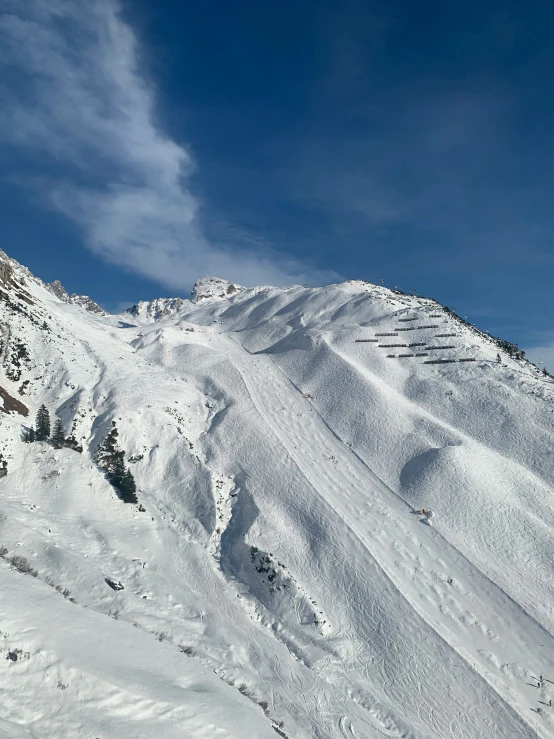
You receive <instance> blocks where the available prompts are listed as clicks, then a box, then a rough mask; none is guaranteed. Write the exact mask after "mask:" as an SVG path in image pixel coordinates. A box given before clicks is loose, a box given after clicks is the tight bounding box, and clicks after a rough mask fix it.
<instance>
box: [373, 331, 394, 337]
mask: <svg viewBox="0 0 554 739" xmlns="http://www.w3.org/2000/svg"><path fill="white" fill-rule="evenodd" d="M375 336H396V332H394V333H392V334H375Z"/></svg>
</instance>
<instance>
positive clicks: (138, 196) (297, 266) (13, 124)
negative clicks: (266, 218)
mask: <svg viewBox="0 0 554 739" xmlns="http://www.w3.org/2000/svg"><path fill="white" fill-rule="evenodd" d="M4 7H5V8H6V11H5V12H4V14H3V15H2V17H1V19H0V31H1V33H2V36H3V38H4V45H3V51H1V52H0V60H1V62H2V65H3V67H4V75H3V77H4V80H5V81H6V80H7V81H9V83H5V84H4V89H3V95H2V97H3V98H4V104H3V111H2V112H0V134H1V135H2V137H3V138H4V140H9V141H10V142H12V143H14V142H15V143H17V144H18V145H20V146H24V147H26V148H30V149H31V150H32V152H33V156H34V157H35V158H36V161H38V162H39V163H40V164H41V166H42V167H44V164H45V162H46V163H47V164H48V165H49V167H50V170H49V171H50V175H49V180H48V186H47V195H48V199H49V202H50V203H51V205H52V206H53V207H54V208H56V209H57V210H58V211H59V212H61V213H62V214H64V215H65V216H66V217H67V218H69V219H71V220H72V221H74V222H76V223H77V224H78V226H79V227H80V228H81V229H82V231H83V234H84V239H85V243H86V245H87V246H88V247H89V248H90V249H92V250H93V251H94V252H95V253H97V254H99V255H101V256H102V257H103V258H105V259H106V260H108V261H110V262H113V263H116V264H118V265H120V266H122V267H124V268H126V269H128V270H131V271H134V272H137V273H140V274H142V275H145V276H147V277H150V278H153V279H155V280H157V281H159V282H161V283H163V284H165V285H166V286H168V287H171V288H173V289H179V288H183V287H187V286H188V285H190V283H191V282H192V281H194V279H195V278H196V277H198V276H200V275H203V274H206V273H208V274H214V273H215V274H217V275H220V276H223V277H227V278H229V279H232V280H236V281H239V282H242V283H243V284H259V283H270V284H284V283H290V282H310V283H312V284H313V283H321V282H327V281H330V280H332V279H334V278H336V277H337V275H335V274H334V273H332V272H325V271H319V270H315V269H310V267H309V266H307V265H306V264H303V263H302V262H301V261H299V260H297V259H295V258H294V257H292V256H289V255H287V254H284V253H280V252H278V251H275V250H273V249H271V248H270V247H268V246H266V245H264V244H263V243H261V244H258V243H253V240H252V239H251V238H250V239H245V241H244V242H241V241H240V240H237V232H236V230H235V231H234V232H230V238H229V239H228V240H227V239H225V240H224V241H223V243H214V242H213V241H210V240H208V239H207V238H206V236H205V231H204V230H203V227H202V219H201V212H200V203H199V201H198V199H197V198H196V197H195V196H194V194H192V193H191V191H190V189H189V188H190V186H191V176H192V173H193V171H194V163H193V160H192V157H191V154H190V152H189V149H188V148H187V147H186V146H184V145H183V144H180V143H177V142H176V141H174V140H172V139H171V138H170V137H169V136H167V135H166V134H165V133H164V132H163V131H162V130H161V128H160V125H159V123H158V121H156V109H155V104H156V101H155V95H154V91H153V89H152V86H151V85H149V84H148V82H147V81H146V78H145V75H144V73H143V71H142V70H141V68H140V48H139V45H138V43H137V38H136V37H135V35H134V33H133V31H132V29H131V28H130V27H129V25H128V24H127V23H126V22H125V21H124V20H123V19H122V17H121V13H120V8H119V5H118V3H117V0H89V2H75V1H74V0H25V2H21V0H15V1H13V0H5V2H4ZM43 157H47V159H43ZM54 171H55V172H56V176H55V177H54V176H53V175H52V172H54ZM41 183H43V186H44V179H41Z"/></svg>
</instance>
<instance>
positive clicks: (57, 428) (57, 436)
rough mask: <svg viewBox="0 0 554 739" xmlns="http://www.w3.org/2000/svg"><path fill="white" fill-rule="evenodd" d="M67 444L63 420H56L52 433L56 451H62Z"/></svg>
mask: <svg viewBox="0 0 554 739" xmlns="http://www.w3.org/2000/svg"><path fill="white" fill-rule="evenodd" d="M64 443H65V434H64V431H63V424H62V420H61V418H56V423H55V424H54V431H53V432H52V444H53V445H54V446H55V447H56V449H61V448H62V447H63V445H64Z"/></svg>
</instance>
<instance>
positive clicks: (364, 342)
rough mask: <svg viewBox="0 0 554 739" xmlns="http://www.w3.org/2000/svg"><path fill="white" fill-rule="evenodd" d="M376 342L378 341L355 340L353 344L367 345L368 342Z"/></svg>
mask: <svg viewBox="0 0 554 739" xmlns="http://www.w3.org/2000/svg"><path fill="white" fill-rule="evenodd" d="M373 341H378V339H355V340H354V343H355V344H369V343H370V342H373Z"/></svg>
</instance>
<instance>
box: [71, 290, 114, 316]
mask: <svg viewBox="0 0 554 739" xmlns="http://www.w3.org/2000/svg"><path fill="white" fill-rule="evenodd" d="M69 302H70V303H73V305H80V306H81V308H85V309H86V310H88V311H89V312H90V313H99V314H101V315H103V316H105V315H108V314H107V311H105V310H104V309H103V308H101V307H100V306H99V305H98V303H95V302H94V300H93V299H92V298H89V296H88V295H76V294H75V293H73V295H70V296H69Z"/></svg>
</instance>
